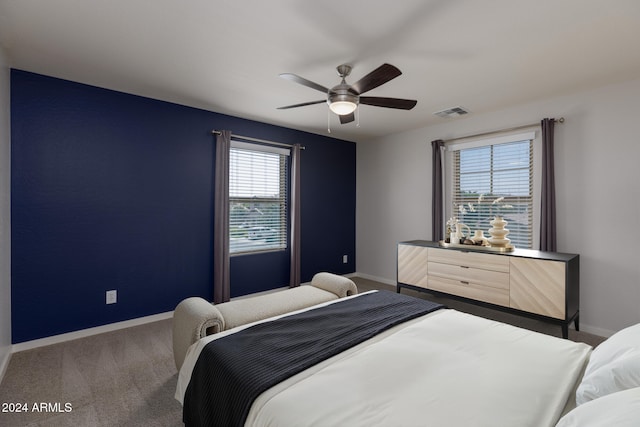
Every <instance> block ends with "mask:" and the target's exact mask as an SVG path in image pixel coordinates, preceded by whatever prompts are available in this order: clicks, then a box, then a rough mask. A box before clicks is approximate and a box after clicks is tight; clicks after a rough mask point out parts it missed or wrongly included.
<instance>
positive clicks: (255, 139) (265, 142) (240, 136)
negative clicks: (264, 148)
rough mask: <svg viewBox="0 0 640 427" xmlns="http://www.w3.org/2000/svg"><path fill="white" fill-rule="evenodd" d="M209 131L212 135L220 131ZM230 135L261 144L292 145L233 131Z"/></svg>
mask: <svg viewBox="0 0 640 427" xmlns="http://www.w3.org/2000/svg"><path fill="white" fill-rule="evenodd" d="M211 133H212V134H214V135H220V133H221V132H220V131H219V130H212V131H211ZM231 137H232V138H234V137H235V138H238V139H244V140H245V141H251V142H259V143H262V144H269V145H276V146H279V147H287V148H291V147H293V145H291V144H283V143H282V142H275V141H268V140H266V139H258V138H252V137H250V136H242V135H236V134H234V133H232V134H231ZM300 149H301V150H304V149H305V148H304V146H301V147H300Z"/></svg>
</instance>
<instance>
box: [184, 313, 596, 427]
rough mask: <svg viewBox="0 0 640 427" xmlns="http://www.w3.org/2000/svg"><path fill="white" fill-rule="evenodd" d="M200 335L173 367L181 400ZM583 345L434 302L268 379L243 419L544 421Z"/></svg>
mask: <svg viewBox="0 0 640 427" xmlns="http://www.w3.org/2000/svg"><path fill="white" fill-rule="evenodd" d="M338 302H339V300H338ZM233 332H234V331H233V330H232V331H229V333H233ZM218 336H221V334H216V335H214V336H212V337H207V338H206V339H204V340H207V341H210V340H211V339H216V338H217V337H218ZM213 337H215V338H213ZM204 340H203V342H202V343H196V344H194V346H192V348H191V349H190V351H189V353H188V355H187V359H186V360H185V364H184V365H183V367H182V369H181V371H180V376H179V381H178V387H177V390H176V398H177V399H178V400H179V401H180V402H182V399H183V396H184V390H186V386H187V384H188V381H189V378H190V376H191V370H192V369H193V365H194V364H195V360H197V355H198V354H199V351H200V349H201V348H202V347H203V346H204V344H205V341H204ZM590 351H591V348H590V347H589V346H587V345H585V344H581V343H574V342H572V341H568V340H563V339H559V338H554V337H550V336H547V335H543V334H539V333H535V332H531V331H528V330H525V329H520V328H516V327H513V326H510V325H507V324H503V323H499V322H494V321H491V320H487V319H483V318H480V317H476V316H472V315H468V314H464V313H461V312H458V311H455V310H450V309H445V310H438V311H436V312H434V313H431V314H429V315H427V316H423V317H421V318H418V319H415V320H413V321H411V322H407V323H405V324H403V325H400V326H398V327H395V328H393V329H392V330H390V331H387V332H386V333H384V334H382V335H381V336H378V337H376V338H374V339H372V340H369V341H366V342H365V343H362V344H360V345H358V346H356V347H354V348H353V349H351V350H349V351H347V352H344V353H342V354H340V355H338V356H336V357H333V358H331V359H329V360H327V361H325V362H323V363H321V364H319V365H316V366H315V367H313V368H311V369H308V370H307V371H304V372H302V373H300V374H298V375H296V376H294V377H292V378H290V379H289V380H287V381H285V382H283V383H281V384H279V385H278V386H276V387H273V388H272V389H270V390H268V391H267V392H265V393H263V394H262V395H261V396H259V397H258V399H257V400H256V401H255V402H254V404H253V406H252V409H251V411H250V413H249V416H248V418H247V421H246V424H245V425H246V426H270V427H276V426H277V427H284V426H292V427H293V426H295V427H299V426H307V425H308V426H312V425H313V426H346V425H348V426H390V425H393V426H403V425H404V426H427V425H434V426H444V425H446V426H465V427H466V426H491V427H496V426H509V427H513V426H519V427H520V426H535V427H540V426H553V425H554V424H555V423H556V422H557V420H558V419H559V418H560V416H561V414H562V411H563V408H564V407H565V403H566V402H567V400H568V398H569V397H570V395H571V392H572V391H573V390H574V388H575V385H576V382H577V381H578V380H579V377H580V374H581V372H582V370H583V368H584V365H585V363H586V360H587V358H588V355H589V353H590ZM571 398H572V399H573V396H571Z"/></svg>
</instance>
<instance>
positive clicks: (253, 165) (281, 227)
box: [229, 141, 289, 254]
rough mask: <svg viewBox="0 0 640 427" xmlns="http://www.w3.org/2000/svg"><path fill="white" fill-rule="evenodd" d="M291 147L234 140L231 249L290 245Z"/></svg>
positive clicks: (230, 210)
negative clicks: (288, 243)
mask: <svg viewBox="0 0 640 427" xmlns="http://www.w3.org/2000/svg"><path fill="white" fill-rule="evenodd" d="M288 153H289V152H288V150H283V149H279V148H274V147H267V146H262V145H258V144H249V143H242V142H238V141H232V142H231V150H230V154H229V204H230V206H229V252H230V253H231V254H240V253H248V252H257V251H266V250H280V249H285V248H286V247H287V197H286V193H287V191H286V176H287V175H286V169H287V155H288Z"/></svg>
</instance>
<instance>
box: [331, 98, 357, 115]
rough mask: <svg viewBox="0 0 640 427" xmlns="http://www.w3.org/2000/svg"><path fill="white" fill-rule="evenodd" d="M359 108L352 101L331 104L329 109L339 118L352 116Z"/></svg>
mask: <svg viewBox="0 0 640 427" xmlns="http://www.w3.org/2000/svg"><path fill="white" fill-rule="evenodd" d="M357 107H358V104H356V103H354V102H351V101H334V102H332V103H330V104H329V108H330V109H331V111H333V112H334V113H336V114H337V115H339V116H344V115H345V114H351V113H353V112H354V111H355V109H356V108H357Z"/></svg>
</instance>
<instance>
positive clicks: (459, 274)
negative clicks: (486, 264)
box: [427, 261, 509, 291]
mask: <svg viewBox="0 0 640 427" xmlns="http://www.w3.org/2000/svg"><path fill="white" fill-rule="evenodd" d="M427 271H428V274H429V276H430V277H431V276H438V277H443V278H448V279H452V280H455V281H463V282H470V283H475V284H477V285H483V286H489V287H492V288H498V289H505V290H507V291H509V273H503V272H501V271H493V270H485V269H482V268H474V267H467V266H460V265H453V264H442V263H439V262H432V261H429V262H428V270H427Z"/></svg>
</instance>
